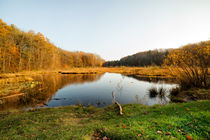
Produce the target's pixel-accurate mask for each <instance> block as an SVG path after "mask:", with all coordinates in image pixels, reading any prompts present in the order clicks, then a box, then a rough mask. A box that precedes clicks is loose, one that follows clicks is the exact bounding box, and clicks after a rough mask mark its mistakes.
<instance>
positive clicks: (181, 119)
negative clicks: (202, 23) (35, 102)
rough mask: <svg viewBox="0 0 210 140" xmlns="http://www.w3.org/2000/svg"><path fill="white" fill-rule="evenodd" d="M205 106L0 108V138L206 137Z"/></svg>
mask: <svg viewBox="0 0 210 140" xmlns="http://www.w3.org/2000/svg"><path fill="white" fill-rule="evenodd" d="M209 110H210V101H197V102H190V103H178V104H170V105H167V106H161V105H155V106H152V107H149V106H143V105H138V104H128V105H123V113H124V114H123V115H122V116H120V115H119V109H118V107H117V106H115V105H114V106H109V107H106V108H102V109H99V108H95V107H81V106H68V107H61V108H45V109H35V110H30V111H22V112H20V111H16V112H3V113H1V114H0V139H2V140H4V139H13V140H14V139H21V140H22V139H64V140H69V139H73V140H74V139H91V137H92V138H94V137H93V135H94V134H95V136H98V135H99V137H103V136H107V137H109V138H111V139H139V138H142V139H187V136H188V137H191V138H193V139H210V136H209V133H210V112H209ZM157 131H161V132H160V133H162V134H157ZM169 132H170V133H169ZM96 133H97V134H96ZM167 134H169V135H167Z"/></svg>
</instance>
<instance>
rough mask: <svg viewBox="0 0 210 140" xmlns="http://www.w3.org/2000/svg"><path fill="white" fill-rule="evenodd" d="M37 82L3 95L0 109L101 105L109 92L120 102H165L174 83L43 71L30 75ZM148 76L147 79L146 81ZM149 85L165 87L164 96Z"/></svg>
mask: <svg viewBox="0 0 210 140" xmlns="http://www.w3.org/2000/svg"><path fill="white" fill-rule="evenodd" d="M33 78H34V79H36V80H37V81H39V82H40V84H38V85H37V86H36V87H35V88H33V89H30V90H27V91H24V92H25V93H27V94H25V95H24V96H19V97H16V98H15V99H14V98H13V99H7V101H5V103H4V104H3V105H0V106H1V107H0V108H1V109H4V110H5V109H11V108H15V109H20V108H21V109H26V108H30V107H35V106H39V107H57V106H66V105H77V104H83V105H85V106H87V105H93V106H97V107H105V106H108V105H111V104H112V100H113V97H112V92H113V93H114V95H115V96H116V100H117V101H118V102H119V103H120V104H129V103H138V104H145V105H154V104H168V103H169V101H170V99H169V98H168V97H167V96H168V95H169V90H170V89H171V88H173V87H176V86H177V84H175V83H168V82H165V81H160V80H156V81H155V82H151V80H150V79H145V78H139V79H141V80H139V79H136V78H134V77H127V76H123V75H121V74H114V73H105V74H66V75H65V74H64V75H63V74H47V75H46V74H45V75H39V76H34V77H33ZM148 80H149V81H148ZM152 87H156V88H162V87H163V88H164V89H166V94H165V95H164V96H159V95H157V96H152V97H151V96H150V95H149V92H148V90H149V89H150V88H152Z"/></svg>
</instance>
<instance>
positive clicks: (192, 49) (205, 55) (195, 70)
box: [165, 41, 210, 88]
mask: <svg viewBox="0 0 210 140" xmlns="http://www.w3.org/2000/svg"><path fill="white" fill-rule="evenodd" d="M209 60H210V41H204V42H200V43H195V44H188V45H186V46H183V47H181V48H179V49H175V50H174V51H172V52H170V53H169V55H168V57H167V59H165V64H166V65H170V66H171V67H170V70H171V72H172V73H173V75H175V76H176V78H177V80H178V81H179V82H180V85H181V86H182V88H190V87H209V77H208V68H209V66H210V63H209Z"/></svg>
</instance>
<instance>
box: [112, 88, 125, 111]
mask: <svg viewBox="0 0 210 140" xmlns="http://www.w3.org/2000/svg"><path fill="white" fill-rule="evenodd" d="M112 97H113V100H112V102H113V103H115V104H117V105H118V107H119V109H120V115H123V112H122V106H121V105H120V104H119V103H118V102H117V101H116V100H115V95H114V92H112Z"/></svg>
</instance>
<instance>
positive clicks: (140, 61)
mask: <svg viewBox="0 0 210 140" xmlns="http://www.w3.org/2000/svg"><path fill="white" fill-rule="evenodd" d="M169 51H170V50H152V51H151V50H149V51H145V52H139V53H136V54H134V55H130V56H126V57H123V58H121V59H120V60H119V61H118V60H117V61H107V62H105V63H104V64H103V66H104V67H112V66H151V65H157V66H160V65H162V64H163V62H164V59H165V57H166V56H167V55H168V53H169Z"/></svg>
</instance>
